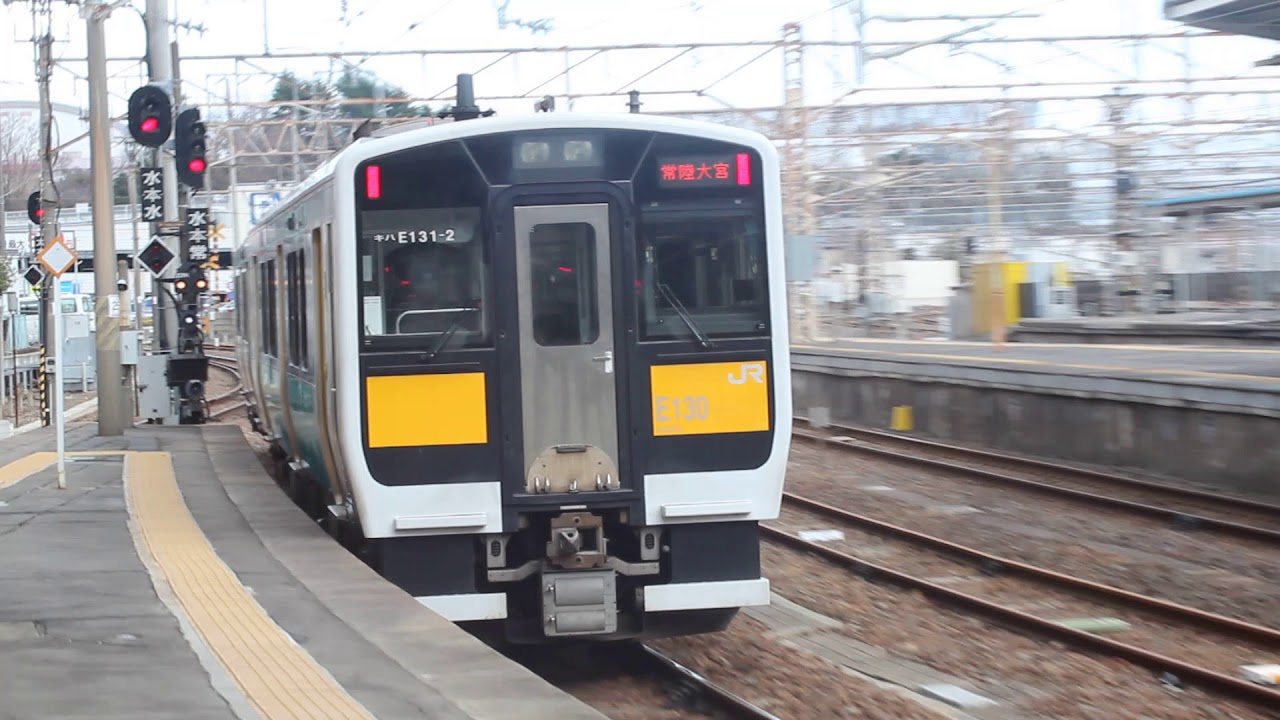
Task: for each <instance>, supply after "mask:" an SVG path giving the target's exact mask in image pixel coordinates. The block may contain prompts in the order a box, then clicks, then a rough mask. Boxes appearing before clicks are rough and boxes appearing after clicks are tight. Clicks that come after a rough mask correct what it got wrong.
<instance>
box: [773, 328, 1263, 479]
mask: <svg viewBox="0 0 1280 720" xmlns="http://www.w3.org/2000/svg"><path fill="white" fill-rule="evenodd" d="M791 366H792V380H793V393H794V403H795V408H796V412H797V413H798V414H801V415H805V416H807V417H810V418H814V419H817V420H819V421H821V420H822V419H823V418H829V419H830V421H831V422H835V423H843V424H854V425H864V426H870V427H889V426H890V424H891V418H894V417H897V418H899V421H900V422H901V420H902V419H903V418H907V417H909V418H911V421H910V422H909V423H907V426H906V427H902V428H900V429H906V430H909V431H912V432H917V433H920V434H923V435H928V436H931V437H935V438H938V439H941V440H949V441H954V442H960V443H965V444H972V445H978V446H983V447H990V448H996V449H1001V450H1008V451H1013V452H1020V453H1025V454H1028V455H1036V456H1041V457H1050V458H1060V459H1064V460H1071V461H1076V462H1082V463H1091V464H1097V465H1109V466H1116V467H1123V468H1131V469H1134V470H1136V471H1139V472H1142V473H1150V474H1154V475H1164V476H1168V477H1173V478H1181V479H1185V480H1190V481H1193V482H1195V483H1197V484H1200V485H1204V486H1207V487H1211V488H1219V489H1221V488H1229V489H1236V490H1246V491H1260V492H1265V493H1268V494H1276V493H1280V486H1278V485H1277V483H1276V480H1275V478H1276V477H1277V476H1278V474H1280V446H1277V445H1276V443H1275V442H1274V438H1275V436H1276V434H1277V433H1280V350H1273V349H1269V348H1246V347H1223V348H1219V347H1197V346H1161V345H1096V344H1086V345H1068V344H1056V343H1048V344H1030V343H1008V344H1006V345H1005V346H1004V347H1003V348H1002V349H998V348H996V347H995V346H994V345H992V344H991V343H977V342H932V341H889V340H854V341H844V342H838V343H822V344H805V345H793V346H792V354H791Z"/></svg>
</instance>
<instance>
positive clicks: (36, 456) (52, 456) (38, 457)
mask: <svg viewBox="0 0 1280 720" xmlns="http://www.w3.org/2000/svg"><path fill="white" fill-rule="evenodd" d="M57 461H58V453H56V452H33V453H31V454H30V455H27V456H25V457H20V458H18V459H17V460H14V461H13V462H11V463H9V464H8V465H5V466H4V467H2V468H0V490H3V489H4V488H7V487H9V486H10V485H16V484H17V483H20V482H22V481H23V480H26V479H27V478H29V477H31V476H32V475H35V474H36V473H38V472H40V471H41V470H44V469H45V468H47V467H49V466H50V465H52V464H54V463H55V462H57Z"/></svg>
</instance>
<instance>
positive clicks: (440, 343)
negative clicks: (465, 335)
mask: <svg viewBox="0 0 1280 720" xmlns="http://www.w3.org/2000/svg"><path fill="white" fill-rule="evenodd" d="M479 305H480V303H479V302H474V303H472V306H471V307H466V308H462V309H461V310H459V311H458V312H456V313H454V314H453V317H452V319H451V320H450V321H449V327H448V328H446V329H445V331H444V334H442V335H441V336H440V339H439V340H437V341H436V344H435V345H433V346H432V347H431V349H430V350H428V351H427V362H431V361H433V360H435V359H436V356H437V355H439V354H440V351H441V350H444V348H445V346H446V345H448V344H449V341H450V340H451V339H453V334H454V333H455V332H457V331H458V328H460V327H462V321H463V319H465V318H466V317H467V316H468V315H470V314H471V313H473V312H476V311H478V310H479V309H480V308H479Z"/></svg>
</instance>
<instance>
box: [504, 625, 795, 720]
mask: <svg viewBox="0 0 1280 720" xmlns="http://www.w3.org/2000/svg"><path fill="white" fill-rule="evenodd" d="M499 649H500V650H501V651H502V652H504V653H505V654H506V655H508V656H509V657H511V658H512V659H513V660H516V661H517V662H519V663H520V664H522V665H524V666H525V667H527V668H529V669H530V670H532V671H533V672H534V673H536V674H538V675H539V676H541V677H543V678H544V679H545V680H547V681H548V682H550V683H552V684H554V685H556V686H557V687H560V688H561V689H562V690H564V691H565V692H568V693H570V694H582V695H588V694H590V695H592V696H594V697H599V696H601V695H605V696H612V697H633V698H644V700H641V701H639V702H638V703H635V702H633V703H626V704H627V705H628V707H627V708H626V710H628V711H631V712H635V711H646V710H647V711H648V712H647V713H646V716H648V715H650V714H652V713H653V707H652V706H653V705H654V704H655V703H656V702H657V700H656V698H658V697H666V698H667V700H668V707H666V708H663V710H665V711H667V712H673V713H676V714H679V716H681V717H688V713H690V712H693V713H697V714H699V715H702V716H704V717H710V718H718V719H723V720H779V718H778V717H777V716H776V715H774V714H772V713H770V712H768V711H766V710H764V709H763V708H760V707H757V706H756V705H753V704H751V703H750V702H748V701H747V700H745V699H743V698H741V697H738V696H737V695H734V694H733V693H731V692H729V691H728V690H725V689H724V688H722V687H720V686H719V685H716V684H715V683H713V682H711V681H710V680H708V679H707V678H705V677H703V676H702V675H700V674H698V673H697V672H694V671H693V670H691V669H689V668H687V667H685V666H684V665H682V664H680V663H679V662H677V661H675V660H673V659H671V658H669V657H667V656H666V655H664V654H663V653H661V652H659V651H657V650H655V649H653V648H651V647H649V646H648V645H644V644H642V643H639V642H618V643H605V644H585V645H578V646H568V647H560V648H547V647H541V646H540V647H530V648H526V647H520V646H504V647H502V648H499ZM601 685H603V686H604V687H603V688H602V687H601ZM624 686H625V687H624ZM644 686H649V687H644ZM579 689H580V690H579ZM602 689H603V692H602ZM633 706H634V707H633Z"/></svg>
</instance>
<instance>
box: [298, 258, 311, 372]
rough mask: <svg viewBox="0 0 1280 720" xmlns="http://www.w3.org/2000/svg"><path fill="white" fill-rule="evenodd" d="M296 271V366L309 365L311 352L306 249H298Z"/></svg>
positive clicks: (304, 368) (305, 368) (305, 366)
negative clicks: (308, 345) (308, 324)
mask: <svg viewBox="0 0 1280 720" xmlns="http://www.w3.org/2000/svg"><path fill="white" fill-rule="evenodd" d="M296 271H297V273H298V367H300V368H302V369H303V370H307V369H310V367H311V352H310V349H309V348H308V347H307V277H308V275H309V273H308V272H307V251H306V250H299V251H298V259H297V262H296Z"/></svg>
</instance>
